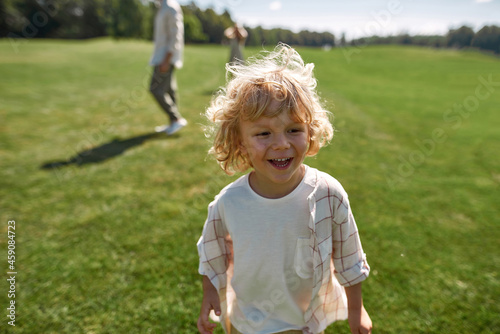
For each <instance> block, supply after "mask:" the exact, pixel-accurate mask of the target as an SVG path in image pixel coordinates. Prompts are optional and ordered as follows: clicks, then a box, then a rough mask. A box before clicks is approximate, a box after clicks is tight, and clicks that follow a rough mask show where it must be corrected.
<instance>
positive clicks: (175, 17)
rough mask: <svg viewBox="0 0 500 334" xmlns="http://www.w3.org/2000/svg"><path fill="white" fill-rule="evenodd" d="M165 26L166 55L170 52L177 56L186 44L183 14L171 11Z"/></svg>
mask: <svg viewBox="0 0 500 334" xmlns="http://www.w3.org/2000/svg"><path fill="white" fill-rule="evenodd" d="M164 24H165V28H164V29H165V32H166V53H169V52H170V53H172V54H174V55H175V54H176V53H178V52H179V51H180V50H181V48H182V46H183V43H184V23H183V17H182V13H178V12H176V11H169V12H168V15H167V17H166V20H165V22H164ZM174 58H175V57H174Z"/></svg>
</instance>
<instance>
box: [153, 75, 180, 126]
mask: <svg viewBox="0 0 500 334" xmlns="http://www.w3.org/2000/svg"><path fill="white" fill-rule="evenodd" d="M174 70H175V67H174V66H170V68H169V70H168V71H166V72H161V71H160V66H155V67H154V69H153V75H152V77H151V83H150V85H149V91H150V92H151V94H152V95H153V97H154V98H155V100H156V101H157V102H158V104H159V105H160V108H162V109H163V111H165V113H166V114H167V116H168V118H169V119H170V122H175V121H177V120H178V119H181V118H182V116H181V115H180V113H179V110H178V108H177V97H176V95H177V82H176V79H175V76H174Z"/></svg>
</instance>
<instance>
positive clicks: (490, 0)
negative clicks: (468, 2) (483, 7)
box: [476, 0, 493, 3]
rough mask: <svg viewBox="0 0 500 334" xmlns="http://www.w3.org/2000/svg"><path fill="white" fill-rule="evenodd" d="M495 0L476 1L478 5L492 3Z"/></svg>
mask: <svg viewBox="0 0 500 334" xmlns="http://www.w3.org/2000/svg"><path fill="white" fill-rule="evenodd" d="M492 1H493V0H476V3H486V2H492Z"/></svg>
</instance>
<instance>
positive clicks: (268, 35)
mask: <svg viewBox="0 0 500 334" xmlns="http://www.w3.org/2000/svg"><path fill="white" fill-rule="evenodd" d="M182 9H183V13H184V28H185V41H186V43H212V44H220V43H222V42H223V41H224V34H223V32H224V29H226V28H227V27H229V26H231V25H233V24H234V20H233V19H232V18H231V14H230V13H229V12H228V11H227V10H225V11H224V12H223V13H222V14H219V13H217V12H216V11H215V10H214V9H212V8H207V9H201V8H199V7H198V6H197V5H196V4H195V2H192V3H190V4H189V5H186V6H182ZM155 13H156V7H155V6H154V4H153V3H152V2H151V1H149V0H3V1H0V37H8V38H59V39H87V38H95V37H103V36H111V37H113V38H117V39H118V38H137V39H146V40H151V39H152V36H153V23H154V16H155ZM245 29H247V31H248V38H247V45H251V46H260V45H263V44H267V45H276V44H277V43H278V42H284V43H287V44H290V45H297V46H325V45H328V46H347V45H357V46H359V45H368V44H412V45H421V46H432V47H455V48H464V47H477V48H480V49H484V50H490V51H493V52H495V53H500V28H499V27H497V26H485V27H483V28H482V29H481V30H479V31H478V32H474V31H473V30H472V28H470V27H467V26H463V27H460V28H458V29H450V31H449V32H448V34H447V35H445V36H410V35H407V34H404V35H398V36H386V37H380V36H371V37H364V38H359V39H355V40H352V41H350V42H347V41H346V40H345V36H344V35H342V37H341V38H340V39H336V38H335V36H334V35H333V34H332V33H330V32H314V31H308V30H303V31H300V32H298V33H295V32H292V31H290V30H287V29H281V28H275V29H264V28H262V27H261V26H258V27H254V28H251V27H245Z"/></svg>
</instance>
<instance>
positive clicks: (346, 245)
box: [333, 194, 370, 287]
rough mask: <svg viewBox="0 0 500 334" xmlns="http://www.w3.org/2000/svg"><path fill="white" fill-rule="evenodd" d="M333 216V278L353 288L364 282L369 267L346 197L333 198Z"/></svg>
mask: <svg viewBox="0 0 500 334" xmlns="http://www.w3.org/2000/svg"><path fill="white" fill-rule="evenodd" d="M335 199H336V200H335V201H334V203H333V205H335V206H336V208H335V213H334V216H333V263H334V267H335V270H334V273H335V277H336V278H337V280H338V281H339V283H340V284H341V285H342V286H346V287H349V286H353V285H356V284H358V283H360V282H362V281H364V280H365V279H366V278H367V277H368V275H369V273H370V266H369V265H368V262H367V261H366V254H365V253H364V252H363V248H362V246H361V241H360V238H359V234H358V228H357V226H356V222H355V220H354V216H353V214H352V211H351V207H350V205H349V200H348V198H347V195H346V194H344V195H343V196H339V197H336V198H335Z"/></svg>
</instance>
